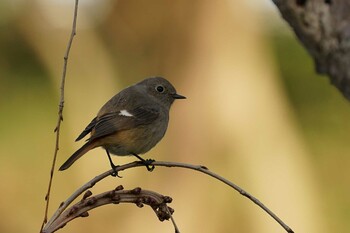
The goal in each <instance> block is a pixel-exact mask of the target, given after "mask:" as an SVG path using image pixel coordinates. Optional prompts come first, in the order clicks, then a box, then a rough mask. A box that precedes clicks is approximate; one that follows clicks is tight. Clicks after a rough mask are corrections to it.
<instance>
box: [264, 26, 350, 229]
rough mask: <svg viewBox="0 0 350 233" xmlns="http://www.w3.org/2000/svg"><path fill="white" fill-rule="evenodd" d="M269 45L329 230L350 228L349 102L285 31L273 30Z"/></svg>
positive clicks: (297, 42) (296, 41)
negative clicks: (298, 129) (332, 228)
mask: <svg viewBox="0 0 350 233" xmlns="http://www.w3.org/2000/svg"><path fill="white" fill-rule="evenodd" d="M270 41H271V47H272V49H273V52H274V55H275V60H276V62H277V65H278V69H279V72H280V77H281V79H282V82H283V84H284V87H285V91H286V93H287V95H288V98H289V100H290V102H291V104H292V106H293V111H294V113H295V115H296V118H297V121H298V123H299V125H300V130H301V131H302V133H303V134H302V135H303V138H304V141H305V143H306V146H307V149H308V150H309V151H310V152H311V153H310V155H312V156H313V158H312V160H311V161H312V162H313V163H312V165H313V167H314V170H315V172H316V174H315V176H316V180H317V181H318V182H319V184H318V185H319V186H320V190H322V193H320V195H321V197H322V199H323V200H324V203H323V206H324V208H325V209H324V211H325V212H326V213H328V214H326V215H327V216H329V218H330V219H331V221H330V223H331V225H332V227H334V229H337V230H335V231H334V232H345V231H346V229H350V222H349V221H348V219H349V217H350V201H349V199H348V196H349V194H350V186H349V174H348V171H349V170H348V167H349V166H350V156H349V155H350V143H349V139H350V123H349V119H350V105H349V101H348V100H347V99H345V97H343V96H342V94H341V93H340V92H339V91H338V90H337V89H336V87H334V86H332V85H331V83H330V81H329V78H328V77H326V76H321V75H318V74H316V72H315V69H314V63H313V60H312V59H311V57H310V56H309V54H308V53H307V51H306V50H305V49H304V47H302V45H301V44H300V43H299V41H298V40H297V39H296V38H295V37H294V35H291V32H289V33H285V32H283V33H280V32H278V31H274V32H273V33H272V34H271V40H270Z"/></svg>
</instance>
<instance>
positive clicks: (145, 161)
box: [131, 153, 155, 172]
mask: <svg viewBox="0 0 350 233" xmlns="http://www.w3.org/2000/svg"><path fill="white" fill-rule="evenodd" d="M131 154H132V155H133V156H135V157H136V158H138V159H139V160H140V161H141V163H142V164H143V165H145V166H146V168H147V171H149V172H151V171H153V170H154V165H152V163H153V162H154V161H155V160H154V159H143V158H141V157H140V156H139V155H138V154H135V153H131Z"/></svg>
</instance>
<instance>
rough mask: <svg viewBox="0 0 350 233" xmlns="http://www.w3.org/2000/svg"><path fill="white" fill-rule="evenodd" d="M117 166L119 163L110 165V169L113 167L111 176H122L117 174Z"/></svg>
mask: <svg viewBox="0 0 350 233" xmlns="http://www.w3.org/2000/svg"><path fill="white" fill-rule="evenodd" d="M118 167H119V165H114V164H113V165H112V169H113V173H112V174H111V176H113V177H119V178H123V177H122V176H120V175H119V174H118V172H119V171H118V170H117V168H118Z"/></svg>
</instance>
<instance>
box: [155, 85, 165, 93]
mask: <svg viewBox="0 0 350 233" xmlns="http://www.w3.org/2000/svg"><path fill="white" fill-rule="evenodd" d="M156 90H157V91H158V92H159V93H163V92H164V90H165V89H164V87H163V86H162V85H159V86H156Z"/></svg>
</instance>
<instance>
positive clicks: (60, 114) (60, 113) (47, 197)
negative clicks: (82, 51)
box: [40, 0, 79, 232]
mask: <svg viewBox="0 0 350 233" xmlns="http://www.w3.org/2000/svg"><path fill="white" fill-rule="evenodd" d="M78 2H79V0H75V8H74V16H73V25H72V32H71V35H70V38H69V41H68V45H67V49H66V52H65V55H64V57H63V71H62V78H61V87H60V90H61V95H60V102H59V105H58V119H57V125H56V127H55V130H54V132H55V133H56V144H55V150H54V155H53V160H52V166H51V171H50V179H49V184H48V188H47V193H46V195H45V200H46V206H45V214H44V219H43V222H42V225H41V228H40V232H42V230H43V227H44V225H45V223H46V222H47V214H48V209H49V204H50V193H51V187H52V181H53V175H54V171H55V165H56V159H57V154H58V150H59V142H60V129H61V122H62V121H63V107H64V86H65V81H66V72H67V64H68V57H69V53H70V49H71V46H72V43H73V38H74V36H75V35H76V25H77V17H78Z"/></svg>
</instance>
